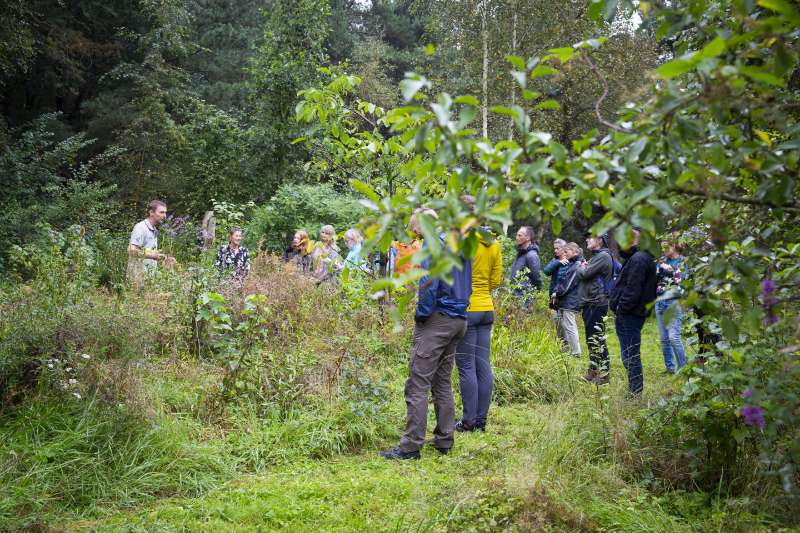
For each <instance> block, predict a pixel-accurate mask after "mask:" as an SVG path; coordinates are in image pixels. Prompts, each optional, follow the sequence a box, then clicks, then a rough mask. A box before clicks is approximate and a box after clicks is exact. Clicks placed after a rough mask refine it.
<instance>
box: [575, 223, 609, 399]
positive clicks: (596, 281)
mask: <svg viewBox="0 0 800 533" xmlns="http://www.w3.org/2000/svg"><path fill="white" fill-rule="evenodd" d="M586 247H587V248H588V249H589V250H590V251H591V252H592V258H591V259H590V260H589V261H588V262H587V261H585V260H584V261H582V262H581V264H580V267H579V268H578V279H579V280H580V287H579V289H578V293H579V295H580V299H581V314H582V316H583V328H584V331H585V332H586V345H587V346H588V348H589V369H588V370H587V371H586V375H585V376H584V377H583V379H585V380H586V381H588V382H589V383H593V384H595V385H605V384H606V383H608V372H609V370H610V368H611V362H610V360H609V357H608V346H607V345H606V326H605V322H604V319H605V316H606V315H607V314H608V294H607V293H606V287H607V282H608V280H610V279H611V278H613V275H614V260H613V258H612V257H611V251H610V250H609V249H608V235H607V234H605V233H604V234H602V235H593V234H592V233H591V232H588V233H587V234H586Z"/></svg>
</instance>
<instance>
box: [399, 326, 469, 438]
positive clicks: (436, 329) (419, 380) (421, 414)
mask: <svg viewBox="0 0 800 533" xmlns="http://www.w3.org/2000/svg"><path fill="white" fill-rule="evenodd" d="M466 331H467V321H466V320H464V319H463V318H451V317H449V316H447V315H445V314H443V313H440V312H436V313H434V314H433V315H431V316H430V317H429V318H428V319H427V320H426V321H425V322H424V323H421V324H420V323H417V325H416V326H415V327H414V341H413V347H412V351H411V359H410V360H409V362H408V379H407V380H406V387H405V398H406V409H407V413H406V429H405V432H404V433H403V437H402V438H401V439H400V449H401V450H402V451H404V452H412V451H417V450H419V449H420V448H422V445H423V444H425V433H426V431H427V428H428V392H430V393H432V396H433V408H434V410H435V411H436V428H435V429H434V430H433V443H434V446H436V447H437V448H452V447H453V431H455V423H456V415H455V411H456V409H455V404H454V401H453V387H452V381H451V379H452V378H451V374H452V372H453V360H454V358H455V353H456V348H457V347H458V342H459V341H460V340H461V337H463V336H464V334H465V333H466Z"/></svg>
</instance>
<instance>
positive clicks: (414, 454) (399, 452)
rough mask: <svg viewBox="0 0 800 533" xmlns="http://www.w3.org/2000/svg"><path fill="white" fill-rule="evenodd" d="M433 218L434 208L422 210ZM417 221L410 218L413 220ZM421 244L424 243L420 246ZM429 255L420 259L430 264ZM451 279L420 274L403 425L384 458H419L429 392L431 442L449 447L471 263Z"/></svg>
mask: <svg viewBox="0 0 800 533" xmlns="http://www.w3.org/2000/svg"><path fill="white" fill-rule="evenodd" d="M424 214H425V215H428V216H431V217H435V213H433V212H431V211H425V212H424ZM414 223H416V220H415V219H414V218H413V217H412V224H414ZM424 248H425V245H424V244H423V249H424ZM429 262H430V259H425V260H423V262H422V265H421V266H422V268H424V269H426V270H427V269H428V267H429ZM450 276H451V277H452V282H450V283H448V282H447V281H445V280H443V279H439V278H431V277H428V276H423V277H422V278H421V279H420V281H419V296H418V301H417V309H416V312H415V313H414V322H415V327H414V340H413V345H412V353H411V360H410V361H409V364H408V379H407V380H406V387H405V398H406V408H407V414H406V428H405V432H404V433H403V437H402V438H401V439H400V444H399V445H398V446H397V447H395V448H392V449H391V450H386V451H384V452H381V455H382V456H383V457H385V458H386V459H419V450H420V448H422V445H423V444H424V443H425V433H426V431H427V426H428V392H429V391H430V392H431V393H432V395H433V405H434V408H435V410H436V428H435V429H434V430H433V445H434V447H435V448H436V449H437V450H438V451H439V452H440V453H443V454H446V453H448V452H449V451H450V448H452V447H453V433H454V431H455V401H454V400H453V388H452V380H451V374H452V371H453V364H454V361H455V353H456V349H457V347H458V343H459V341H460V340H461V338H462V337H463V336H464V334H465V333H466V332H467V307H469V298H470V295H471V294H472V262H471V261H470V260H466V259H463V260H462V266H461V268H453V270H451V272H450Z"/></svg>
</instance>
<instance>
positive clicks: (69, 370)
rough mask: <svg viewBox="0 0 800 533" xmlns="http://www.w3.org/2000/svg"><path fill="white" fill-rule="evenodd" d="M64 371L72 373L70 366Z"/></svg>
mask: <svg viewBox="0 0 800 533" xmlns="http://www.w3.org/2000/svg"><path fill="white" fill-rule="evenodd" d="M64 371H66V372H72V367H71V366H68V367H67V368H65V369H64Z"/></svg>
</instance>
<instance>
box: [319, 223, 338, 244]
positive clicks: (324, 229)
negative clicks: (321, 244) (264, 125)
mask: <svg viewBox="0 0 800 533" xmlns="http://www.w3.org/2000/svg"><path fill="white" fill-rule="evenodd" d="M322 232H330V233H331V234H333V242H336V228H334V227H333V226H331V225H330V224H325V225H324V226H322V227H321V228H319V234H320V236H321V235H322Z"/></svg>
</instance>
